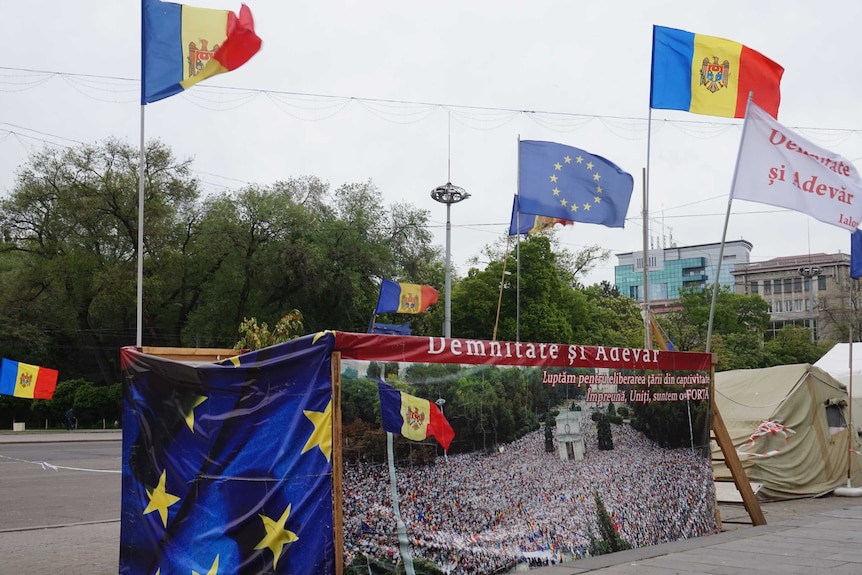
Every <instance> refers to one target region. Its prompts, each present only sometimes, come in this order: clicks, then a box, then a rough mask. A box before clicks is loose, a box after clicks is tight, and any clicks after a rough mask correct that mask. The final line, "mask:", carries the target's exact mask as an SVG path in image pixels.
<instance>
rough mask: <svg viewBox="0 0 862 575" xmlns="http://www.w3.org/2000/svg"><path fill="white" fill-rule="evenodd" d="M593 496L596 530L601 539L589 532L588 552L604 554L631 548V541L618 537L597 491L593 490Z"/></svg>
mask: <svg viewBox="0 0 862 575" xmlns="http://www.w3.org/2000/svg"><path fill="white" fill-rule="evenodd" d="M593 498H594V500H595V503H596V528H597V529H596V530H597V531H598V532H599V535H600V536H601V539H597V538H596V536H595V535H594V534H593V533H592V531H591V532H590V554H591V555H605V554H606V553H616V552H617V551H624V550H626V549H631V548H632V546H631V543H629V542H628V541H626V540H625V539H623V538H622V537H620V534H619V532H618V531H617V529H616V528H615V527H614V522H613V520H612V519H611V516H610V514H609V513H608V511H607V509H606V508H605V503H604V501H602V498H601V496H600V495H599V492H598V491H594V492H593Z"/></svg>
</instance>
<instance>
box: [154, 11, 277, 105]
mask: <svg viewBox="0 0 862 575" xmlns="http://www.w3.org/2000/svg"><path fill="white" fill-rule="evenodd" d="M141 1H142V2H143V4H142V22H141V52H142V58H141V60H142V67H141V104H142V105H143V104H148V103H150V102H157V101H159V100H161V99H163V98H167V97H169V96H173V95H174V94H179V93H180V92H182V91H183V90H188V89H189V88H191V87H192V86H194V85H195V84H197V83H198V82H200V81H201V80H205V79H207V78H210V77H212V76H215V75H216V74H222V73H224V72H229V71H231V70H235V69H237V68H239V67H240V66H242V65H243V64H245V63H246V62H248V60H249V59H250V58H251V57H252V56H254V55H255V54H257V52H258V50H260V46H261V39H260V38H259V37H258V36H257V34H256V33H255V31H254V20H253V19H252V16H251V10H249V8H248V6H246V5H245V4H243V5H242V7H241V8H240V11H239V15H237V14H235V13H233V12H230V11H229V10H213V9H209V8H196V7H194V6H185V5H183V4H175V3H173V2H161V1H160V0H141Z"/></svg>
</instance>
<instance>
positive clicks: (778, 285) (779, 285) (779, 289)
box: [774, 280, 781, 293]
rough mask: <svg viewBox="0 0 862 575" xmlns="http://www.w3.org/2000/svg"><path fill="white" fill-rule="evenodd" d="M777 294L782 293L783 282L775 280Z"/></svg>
mask: <svg viewBox="0 0 862 575" xmlns="http://www.w3.org/2000/svg"><path fill="white" fill-rule="evenodd" d="M774 283H775V285H774V288H775V293H781V280H775V282H774Z"/></svg>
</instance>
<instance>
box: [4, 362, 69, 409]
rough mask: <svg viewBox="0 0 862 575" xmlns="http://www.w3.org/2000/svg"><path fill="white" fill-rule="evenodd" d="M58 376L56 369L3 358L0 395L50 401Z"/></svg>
mask: <svg viewBox="0 0 862 575" xmlns="http://www.w3.org/2000/svg"><path fill="white" fill-rule="evenodd" d="M58 375H59V373H58V372H57V370H56V369H50V368H47V367H39V366H38V365H30V364H27V363H21V362H18V361H12V360H10V359H6V358H5V357H4V358H3V363H2V364H0V393H2V394H4V395H11V396H14V397H24V398H27V399H51V398H52V397H54V388H56V387H57V376H58Z"/></svg>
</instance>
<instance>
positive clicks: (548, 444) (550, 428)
mask: <svg viewBox="0 0 862 575" xmlns="http://www.w3.org/2000/svg"><path fill="white" fill-rule="evenodd" d="M545 451H546V452H547V453H553V452H554V422H553V418H551V414H550V413H548V416H547V417H546V418H545Z"/></svg>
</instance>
